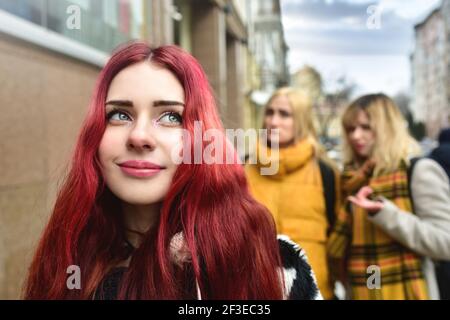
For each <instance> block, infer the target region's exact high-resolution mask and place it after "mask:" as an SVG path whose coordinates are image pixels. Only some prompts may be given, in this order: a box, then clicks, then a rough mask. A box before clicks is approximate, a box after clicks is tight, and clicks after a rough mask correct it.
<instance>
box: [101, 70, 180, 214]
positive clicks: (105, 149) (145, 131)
mask: <svg viewBox="0 0 450 320" xmlns="http://www.w3.org/2000/svg"><path fill="white" fill-rule="evenodd" d="M105 108H106V114H107V125H106V130H105V133H104V134H103V138H102V140H101V142H100V147H99V158H100V163H101V168H102V173H103V177H104V179H105V182H106V185H107V186H108V187H109V189H110V190H111V191H112V192H113V193H114V194H115V195H116V196H117V197H118V198H119V199H121V200H122V201H124V202H126V203H129V204H134V205H148V204H154V203H158V202H161V201H162V200H163V199H164V197H165V195H166V193H167V191H168V189H169V187H170V184H171V182H172V178H173V175H174V173H175V171H176V169H177V165H176V164H175V163H174V161H172V157H171V155H172V154H173V153H172V152H174V151H173V148H179V149H180V150H179V151H181V139H182V114H183V110H184V90H183V87H182V86H181V84H180V83H179V81H178V80H177V79H176V78H175V76H174V75H173V74H172V73H171V72H170V71H168V70H167V69H164V68H162V67H160V66H157V65H155V64H152V63H149V62H141V63H138V64H134V65H132V66H130V67H127V68H126V69H124V70H122V71H121V72H120V73H118V74H117V76H116V77H115V78H114V79H113V81H112V82H111V85H110V87H109V90H108V93H107V98H106V104H105ZM179 151H176V150H175V152H178V153H179Z"/></svg>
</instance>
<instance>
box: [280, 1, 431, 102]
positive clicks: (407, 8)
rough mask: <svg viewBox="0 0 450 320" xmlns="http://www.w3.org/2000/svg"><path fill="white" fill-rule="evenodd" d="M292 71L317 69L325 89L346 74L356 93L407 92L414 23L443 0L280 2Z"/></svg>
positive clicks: (408, 89) (331, 87) (423, 17)
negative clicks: (305, 66)
mask: <svg viewBox="0 0 450 320" xmlns="http://www.w3.org/2000/svg"><path fill="white" fill-rule="evenodd" d="M280 2H281V9H282V21H283V26H284V31H285V38H286V42H287V44H288V46H289V55H288V57H289V60H288V61H289V67H290V71H291V73H294V72H295V71H297V70H298V69H300V68H301V67H302V66H303V65H305V64H306V65H309V66H312V67H314V68H315V69H317V70H318V71H319V72H320V73H321V75H322V78H323V80H324V85H325V90H327V91H332V90H333V89H334V88H335V84H336V83H337V79H339V78H341V77H342V76H345V78H346V79H347V81H348V82H351V83H354V84H355V85H356V89H355V92H354V95H360V94H366V93H373V92H384V93H386V94H389V95H392V96H394V95H396V94H398V93H400V92H403V93H407V94H408V93H409V92H410V87H411V69H410V68H411V67H410V55H411V53H412V52H413V50H414V25H416V24H417V23H420V22H422V21H423V20H424V19H425V18H426V17H427V15H428V14H429V13H430V12H431V11H432V10H433V9H435V8H436V7H438V6H439V5H440V0H372V1H370V0H280Z"/></svg>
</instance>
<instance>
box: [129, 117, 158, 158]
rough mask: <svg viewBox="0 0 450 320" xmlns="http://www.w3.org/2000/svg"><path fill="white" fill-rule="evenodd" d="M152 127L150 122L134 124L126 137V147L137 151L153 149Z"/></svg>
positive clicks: (154, 145)
mask: <svg viewBox="0 0 450 320" xmlns="http://www.w3.org/2000/svg"><path fill="white" fill-rule="evenodd" d="M153 127H154V126H153V124H152V122H151V120H145V121H138V122H136V124H135V125H134V127H133V128H132V129H131V130H130V134H129V136H128V147H129V148H131V149H135V150H138V151H142V150H153V149H155V147H156V141H155V138H154V136H155V132H154V128H153Z"/></svg>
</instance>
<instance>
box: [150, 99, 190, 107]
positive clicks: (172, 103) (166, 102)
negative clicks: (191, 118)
mask: <svg viewBox="0 0 450 320" xmlns="http://www.w3.org/2000/svg"><path fill="white" fill-rule="evenodd" d="M153 106H154V107H165V106H182V107H184V103H183V102H179V101H172V100H156V101H154V102H153Z"/></svg>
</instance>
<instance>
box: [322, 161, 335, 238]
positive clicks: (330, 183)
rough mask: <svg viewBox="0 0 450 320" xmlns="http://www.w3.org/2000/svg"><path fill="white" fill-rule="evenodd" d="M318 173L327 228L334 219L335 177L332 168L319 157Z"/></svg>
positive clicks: (331, 224) (332, 223)
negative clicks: (320, 180)
mask: <svg viewBox="0 0 450 320" xmlns="http://www.w3.org/2000/svg"><path fill="white" fill-rule="evenodd" d="M318 162H319V168H320V175H321V176H322V186H323V196H324V198H325V209H326V214H327V220H328V225H329V227H330V228H329V229H331V227H332V226H333V225H334V222H335V220H336V215H335V211H334V210H335V208H334V207H335V204H336V185H335V183H336V179H335V176H334V174H335V173H334V170H333V169H332V168H330V166H328V165H327V164H326V163H325V162H324V161H323V160H321V159H319V161H318Z"/></svg>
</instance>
